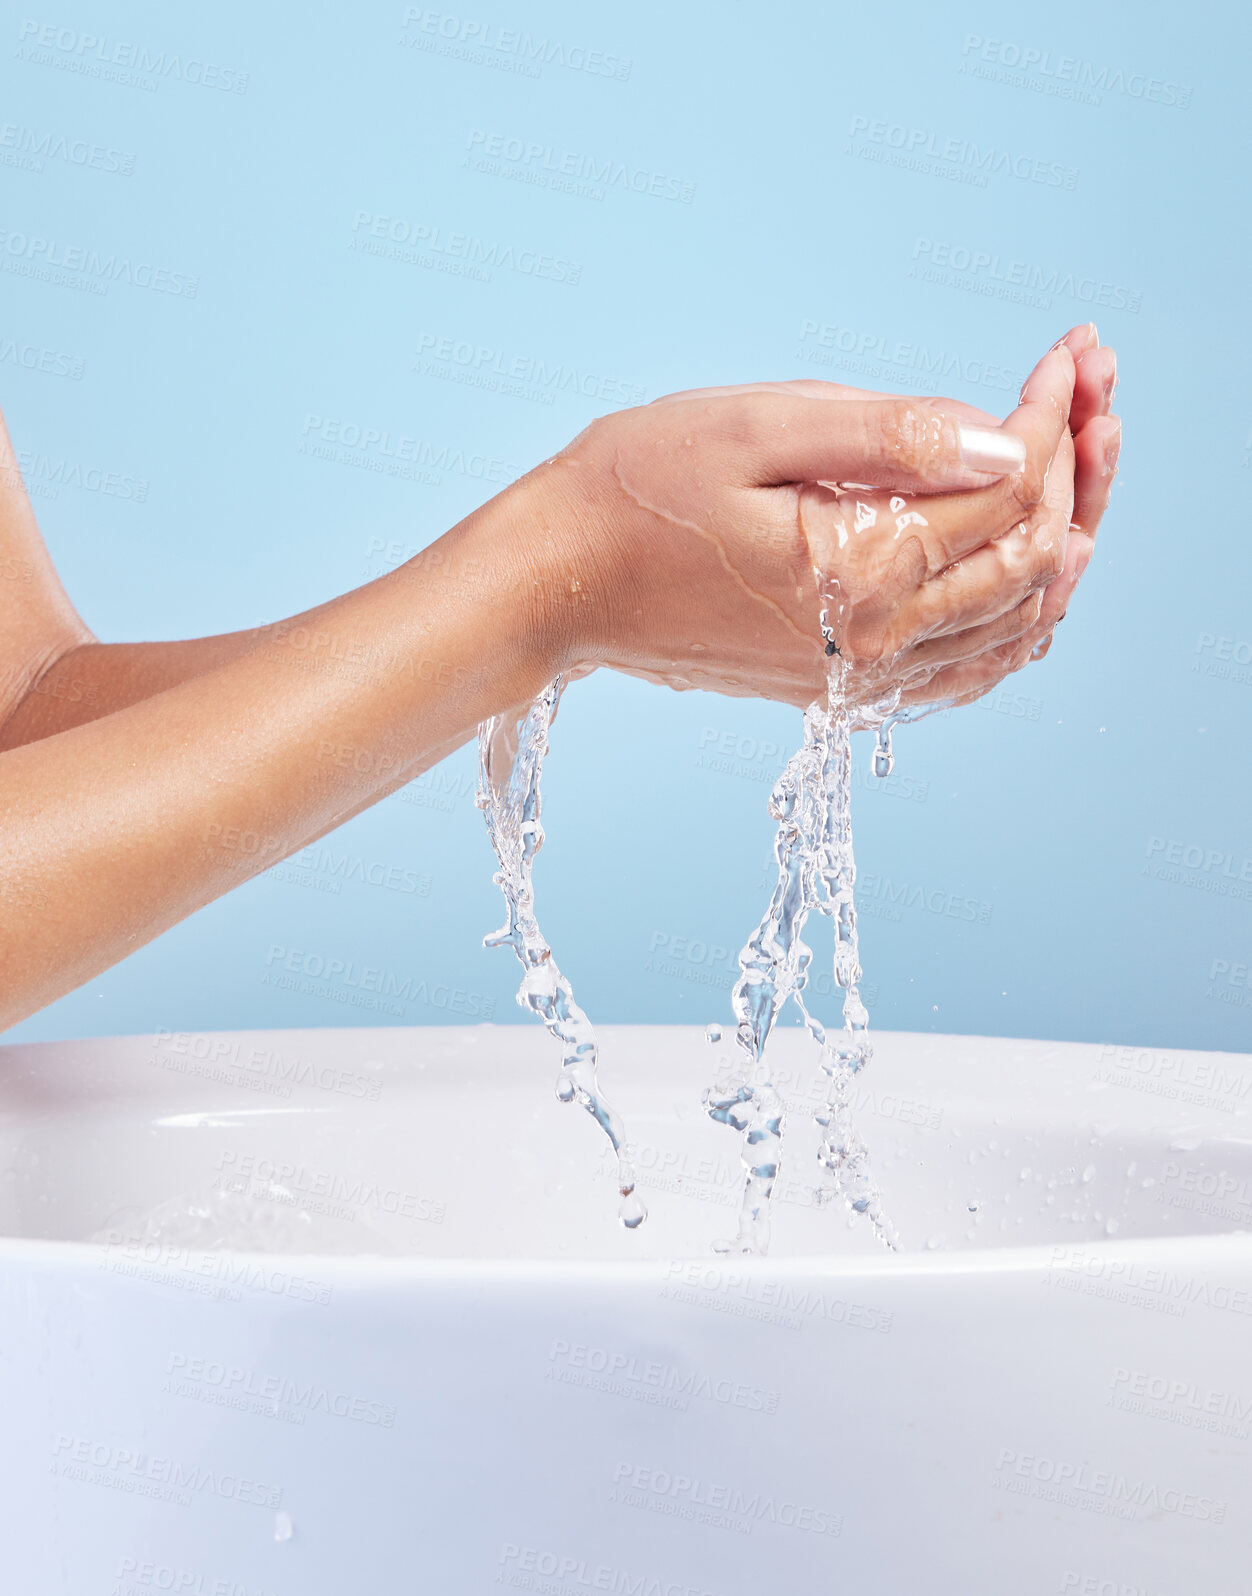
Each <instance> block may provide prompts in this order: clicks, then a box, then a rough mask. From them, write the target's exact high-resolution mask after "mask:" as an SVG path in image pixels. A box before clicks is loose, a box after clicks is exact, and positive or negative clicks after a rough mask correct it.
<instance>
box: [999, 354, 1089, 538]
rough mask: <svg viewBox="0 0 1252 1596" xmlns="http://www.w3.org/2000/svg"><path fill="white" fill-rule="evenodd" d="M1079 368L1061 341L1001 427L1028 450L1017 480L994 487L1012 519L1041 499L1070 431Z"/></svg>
mask: <svg viewBox="0 0 1252 1596" xmlns="http://www.w3.org/2000/svg"><path fill="white" fill-rule="evenodd" d="M1077 378H1078V369H1077V367H1076V366H1075V364H1074V357H1073V355H1072V354H1071V353H1070V351H1069V348H1068V346H1067V345H1066V344H1065V343H1064V342H1061V343H1060V344H1058V345H1057V346H1056V347H1055V348H1054V349H1049V350H1048V352H1047V354H1046V355H1045V356H1044V357H1043V359H1042V360H1041V361H1040V362H1039V364H1038V365H1037V366H1036V367H1035V369H1034V370H1033V371H1032V372H1031V374H1030V376H1029V377H1027V379H1026V382H1025V385H1024V386H1023V388H1022V395H1021V403H1020V404H1019V405H1018V407H1017V409H1016V410H1015V411H1014V412H1013V414H1012V415H1011V416H1009V417H1008V418H1007V419H1006V420H1005V423H1004V428H1003V430H1004V431H1005V432H1011V433H1013V434H1014V435H1015V436H1016V437H1019V438H1020V439H1021V440H1022V442H1023V443H1024V444H1025V446H1026V462H1025V465H1024V467H1023V469H1022V470H1021V471H1020V472H1018V473H1017V475H1016V476H1013V477H1006V478H1005V479H1004V480H1003V482H1001V483H999V484H997V486H996V490H995V491H996V492H997V493H998V494H999V495H1000V496H1001V498H1002V499H1003V500H1004V504H1005V510H1006V512H1007V513H1008V514H1009V515H1010V516H1011V515H1013V514H1014V513H1015V512H1016V513H1017V514H1018V515H1019V517H1020V513H1021V512H1022V511H1024V510H1029V509H1032V508H1033V507H1034V506H1035V505H1036V504H1038V503H1039V502H1040V500H1041V499H1042V498H1043V495H1044V491H1045V489H1046V487H1047V481H1048V467H1049V466H1050V465H1051V464H1052V460H1053V457H1054V456H1055V454H1056V451H1057V447H1058V445H1059V444H1060V441H1061V438H1062V436H1063V434H1064V433H1066V432H1067V431H1068V430H1069V410H1070V404H1071V403H1072V401H1073V397H1074V384H1075V382H1076V381H1077Z"/></svg>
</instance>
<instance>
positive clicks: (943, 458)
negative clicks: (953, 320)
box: [715, 346, 1074, 493]
mask: <svg viewBox="0 0 1252 1596" xmlns="http://www.w3.org/2000/svg"><path fill="white" fill-rule="evenodd" d="M1073 385H1074V362H1073V356H1072V355H1071V354H1070V353H1069V350H1068V349H1066V348H1064V347H1063V346H1062V347H1059V348H1056V349H1051V350H1049V351H1048V353H1047V354H1046V355H1045V356H1044V357H1043V359H1042V360H1041V361H1040V362H1039V364H1038V366H1036V368H1035V371H1034V372H1033V373H1032V375H1031V378H1030V379H1029V381H1028V382H1027V385H1026V390H1024V391H1026V392H1027V393H1028V394H1029V396H1030V398H1031V400H1032V401H1034V405H1035V407H1037V408H1038V409H1039V410H1040V412H1041V413H1042V412H1043V411H1045V410H1046V412H1047V414H1048V416H1049V418H1050V419H1052V418H1054V412H1055V414H1060V415H1067V414H1068V410H1069V401H1070V397H1071V395H1072V393H1073ZM1045 401H1047V402H1046V404H1045ZM715 403H718V404H720V405H725V406H727V407H733V412H734V413H731V414H728V415H727V417H726V420H727V422H728V423H729V424H730V427H731V430H732V431H733V434H734V437H735V440H736V443H737V445H738V447H739V448H740V449H741V450H743V451H744V452H746V454H747V456H748V469H749V471H750V472H751V473H752V475H753V477H754V480H755V481H756V482H757V483H758V484H759V485H761V486H777V485H780V484H783V483H790V482H856V483H862V484H865V485H868V486H872V487H881V488H898V489H900V490H901V491H904V492H915V493H919V492H931V493H933V492H937V491H938V492H950V491H952V490H954V489H958V488H981V487H985V486H987V485H988V484H989V483H991V482H994V481H997V480H998V479H1000V478H1002V477H1006V476H1012V475H1016V474H1018V473H1020V472H1021V471H1023V470H1024V468H1025V466H1026V461H1027V455H1028V452H1029V449H1030V447H1034V446H1037V452H1040V453H1041V454H1042V459H1041V460H1040V461H1039V462H1037V463H1038V465H1039V466H1040V467H1041V468H1042V467H1043V466H1046V464H1047V460H1048V459H1050V458H1051V449H1047V448H1046V443H1047V441H1048V440H1046V439H1044V438H1043V437H1042V436H1040V437H1038V438H1036V437H1035V436H1034V431H1035V430H1038V431H1040V432H1042V431H1043V430H1045V429H1043V428H1036V429H1029V435H1028V436H1023V435H1022V434H1023V432H1027V431H1028V429H1027V428H1025V427H1023V426H1022V424H1021V418H1022V415H1023V411H1024V410H1026V409H1027V408H1028V407H1025V406H1023V407H1021V408H1019V411H1018V412H1017V413H1015V417H1014V426H1013V427H1012V428H1006V427H1003V426H990V427H988V426H982V425H978V424H975V423H972V422H970V421H966V420H964V419H963V418H962V417H960V416H958V415H953V414H952V413H951V411H950V410H949V409H948V408H947V407H946V406H945V405H944V404H943V402H942V401H939V400H933V399H915V398H900V397H890V398H887V397H884V398H882V399H873V400H859V399H857V400H853V399H846V400H831V399H817V398H810V397H806V396H800V395H792V394H784V393H778V392H776V391H775V392H757V393H751V394H743V395H739V396H736V397H734V398H727V399H724V400H721V401H715ZM1047 430H1049V431H1050V429H1047ZM745 446H746V449H745ZM1045 449H1046V452H1044V451H1045Z"/></svg>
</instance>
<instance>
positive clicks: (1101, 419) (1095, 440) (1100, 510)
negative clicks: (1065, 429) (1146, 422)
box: [1072, 416, 1122, 537]
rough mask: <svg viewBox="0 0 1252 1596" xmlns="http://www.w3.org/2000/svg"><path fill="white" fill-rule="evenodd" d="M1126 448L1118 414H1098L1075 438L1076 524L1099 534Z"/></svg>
mask: <svg viewBox="0 0 1252 1596" xmlns="http://www.w3.org/2000/svg"><path fill="white" fill-rule="evenodd" d="M1121 447H1122V424H1121V422H1120V420H1119V419H1118V418H1117V417H1116V416H1095V417H1093V418H1092V420H1090V421H1088V422H1087V424H1086V426H1085V427H1083V429H1082V431H1081V432H1079V433H1078V434H1077V435H1076V436H1075V438H1074V513H1073V517H1072V519H1073V523H1074V525H1075V526H1076V527H1081V528H1082V530H1083V531H1084V532H1086V533H1088V534H1089V535H1090V536H1091V537H1095V535H1096V533H1097V532H1098V531H1099V528H1100V520H1101V518H1102V517H1103V515H1104V512H1105V510H1107V509H1108V504H1109V494H1110V493H1111V492H1112V491H1113V478H1114V477H1115V476H1116V475H1117V462H1118V457H1119V456H1120V454H1121Z"/></svg>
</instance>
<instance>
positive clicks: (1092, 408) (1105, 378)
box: [1069, 349, 1117, 437]
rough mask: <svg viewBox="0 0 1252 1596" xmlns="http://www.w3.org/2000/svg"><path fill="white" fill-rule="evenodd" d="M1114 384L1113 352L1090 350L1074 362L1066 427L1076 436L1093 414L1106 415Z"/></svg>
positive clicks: (1114, 363)
mask: <svg viewBox="0 0 1252 1596" xmlns="http://www.w3.org/2000/svg"><path fill="white" fill-rule="evenodd" d="M1116 387H1117V351H1116V350H1115V349H1092V350H1089V351H1088V352H1087V353H1086V354H1085V355H1083V356H1082V357H1081V358H1080V360H1079V361H1078V378H1077V381H1076V382H1075V384H1074V402H1073V404H1072V405H1071V407H1070V412H1069V430H1070V431H1071V432H1072V433H1073V434H1074V435H1075V437H1077V435H1078V434H1079V433H1080V432H1081V431H1082V429H1083V428H1084V427H1085V426H1086V424H1087V422H1088V421H1090V420H1091V418H1092V417H1093V416H1107V415H1108V413H1109V411H1110V409H1111V408H1112V405H1113V392H1114V390H1115V389H1116Z"/></svg>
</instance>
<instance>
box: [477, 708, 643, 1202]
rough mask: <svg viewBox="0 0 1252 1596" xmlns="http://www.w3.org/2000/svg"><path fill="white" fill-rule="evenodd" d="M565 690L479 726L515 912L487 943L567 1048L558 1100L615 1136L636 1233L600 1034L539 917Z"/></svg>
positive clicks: (486, 784)
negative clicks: (550, 761)
mask: <svg viewBox="0 0 1252 1596" xmlns="http://www.w3.org/2000/svg"><path fill="white" fill-rule="evenodd" d="M563 685H564V684H563V682H562V680H561V678H560V677H559V676H558V677H557V679H556V680H555V681H554V682H552V683H551V684H550V685H549V686H548V687H546V688H544V690H543V692H542V693H540V695H539V697H538V698H537V699H536V700H535V702H534V703H533V704H532V705H531V706H530V709H529V711H528V712H527V714H526V716H525V717H524V719H523V720H522V722H521V724H520V726H519V725H518V724H517V723H516V721H513V720H510V718H509V717H507V716H495V717H493V718H492V719H491V720H487V721H484V722H483V724H482V725H481V726H480V727H479V729H478V795H477V800H476V801H477V803H478V806H479V808H480V809H481V810H482V811H483V814H484V816H485V818H486V821H487V830H488V832H489V833H490V836H491V845H492V847H493V848H494V849H495V853H496V858H497V859H498V860H499V863H500V869H499V871H498V872H497V874H496V877H495V879H496V881H497V883H498V884H499V887H500V890H501V891H502V892H503V894H504V901H505V904H506V905H507V908H508V918H507V919H506V920H505V923H504V925H503V926H501V928H500V930H499V931H496V932H494V933H493V934H492V935H491V936H488V937H485V938H484V946H486V947H489V948H496V947H503V946H505V945H506V944H507V945H508V946H509V947H511V948H512V949H513V951H514V953H516V954H517V957H518V959H519V961H520V962H521V966H522V983H521V985H520V986H519V987H518V989H517V1001H518V1002H519V1003H520V1004H521V1006H522V1007H523V1008H527V1009H530V1010H531V1011H532V1012H533V1013H535V1014H537V1015H538V1016H539V1018H540V1019H541V1020H542V1021H543V1023H544V1025H545V1026H546V1027H547V1029H548V1031H549V1032H550V1033H551V1034H552V1035H553V1036H554V1037H556V1039H557V1041H559V1042H560V1044H561V1047H562V1050H563V1052H562V1059H561V1072H560V1074H559V1076H558V1077H557V1083H556V1095H557V1097H558V1098H559V1099H560V1100H561V1102H563V1103H581V1104H582V1106H583V1107H584V1108H585V1109H586V1110H587V1112H588V1113H589V1114H590V1115H591V1116H592V1118H593V1119H594V1120H595V1122H596V1124H597V1125H599V1126H600V1128H601V1129H602V1130H603V1131H604V1133H605V1135H606V1136H607V1137H608V1139H609V1141H610V1143H611V1144H612V1147H613V1151H614V1152H615V1153H616V1154H617V1185H618V1191H619V1193H620V1204H619V1207H618V1217H619V1219H620V1220H621V1222H622V1224H623V1225H625V1226H626V1228H627V1229H628V1230H634V1229H636V1228H637V1227H638V1226H639V1225H641V1224H642V1223H643V1221H644V1220H645V1219H646V1218H647V1209H646V1208H645V1207H644V1204H643V1201H642V1199H641V1198H640V1196H639V1194H638V1192H637V1191H636V1190H635V1172H634V1168H633V1165H632V1163H631V1158H630V1150H629V1148H628V1146H627V1144H626V1137H625V1132H624V1130H623V1127H622V1123H621V1121H620V1120H619V1119H618V1117H617V1115H616V1114H615V1113H614V1111H613V1109H612V1108H610V1106H609V1104H608V1103H607V1102H606V1101H605V1099H604V1097H603V1096H602V1095H601V1092H600V1086H599V1081H598V1080H597V1076H596V1063H597V1058H598V1048H597V1045H596V1033H595V1031H594V1030H593V1029H592V1025H591V1021H590V1020H589V1019H588V1018H587V1016H586V1014H584V1013H583V1011H582V1009H580V1008H579V1006H578V1004H577V1003H576V1002H575V1001H574V993H573V989H572V988H571V986H570V984H569V982H568V981H567V980H566V979H565V977H564V976H563V975H562V974H561V971H560V969H559V967H558V965H557V962H556V960H555V959H554V958H553V957H552V949H551V948H550V947H549V946H548V944H547V942H546V941H545V939H544V936H543V933H542V931H540V929H539V923H538V921H537V920H536V919H535V888H534V881H533V879H532V872H533V869H534V863H535V855H536V854H537V853H538V852H539V850H540V848H542V847H543V824H542V821H541V819H540V797H539V778H540V776H541V775H542V774H543V761H544V756H545V755H546V754H547V752H548V733H549V731H550V729H551V726H552V721H553V718H554V716H555V715H556V708H557V704H558V703H559V701H560V697H561V691H562V688H563Z"/></svg>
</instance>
